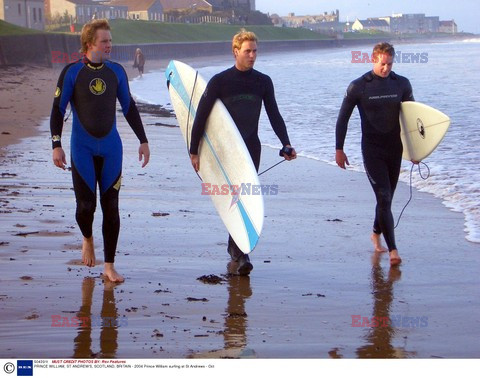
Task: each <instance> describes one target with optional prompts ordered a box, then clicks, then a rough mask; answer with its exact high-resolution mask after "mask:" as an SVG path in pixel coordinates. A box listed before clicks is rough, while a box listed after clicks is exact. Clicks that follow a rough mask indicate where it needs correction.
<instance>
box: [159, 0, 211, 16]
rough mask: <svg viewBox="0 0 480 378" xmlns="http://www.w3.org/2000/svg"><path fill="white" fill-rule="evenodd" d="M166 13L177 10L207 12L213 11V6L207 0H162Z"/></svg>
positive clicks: (181, 11) (182, 11)
mask: <svg viewBox="0 0 480 378" xmlns="http://www.w3.org/2000/svg"><path fill="white" fill-rule="evenodd" d="M160 3H161V4H162V6H163V11H164V12H165V13H168V12H172V11H176V12H180V13H188V12H201V11H204V12H207V13H212V10H213V6H212V4H210V2H208V1H205V0H160Z"/></svg>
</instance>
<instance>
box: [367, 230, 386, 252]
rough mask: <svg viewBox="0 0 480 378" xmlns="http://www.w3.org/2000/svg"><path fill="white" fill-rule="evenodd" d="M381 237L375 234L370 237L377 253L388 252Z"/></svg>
mask: <svg viewBox="0 0 480 378" xmlns="http://www.w3.org/2000/svg"><path fill="white" fill-rule="evenodd" d="M381 237H382V235H381V234H376V233H375V232H374V233H373V234H372V236H370V239H371V240H372V243H373V247H374V248H375V252H387V248H385V247H384V246H383V245H382V240H381Z"/></svg>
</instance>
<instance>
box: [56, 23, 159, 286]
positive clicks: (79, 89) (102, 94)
mask: <svg viewBox="0 0 480 378" xmlns="http://www.w3.org/2000/svg"><path fill="white" fill-rule="evenodd" d="M81 44H82V50H81V52H82V53H84V54H85V56H84V58H83V59H82V60H80V61H77V62H74V63H71V64H69V65H67V66H66V67H65V68H64V69H63V71H62V73H61V74H60V78H59V80H58V85H57V89H56V91H55V99H54V102H53V108H52V114H51V118H50V131H51V135H52V147H53V163H54V164H55V165H56V166H57V167H59V168H62V169H65V167H66V158H65V152H64V151H63V149H62V143H61V136H62V129H63V118H64V116H65V110H66V108H67V105H68V103H70V106H71V109H72V113H73V123H72V136H71V162H72V179H73V188H74V191H75V198H76V202H77V208H76V214H75V217H76V220H77V223H78V225H79V227H80V230H81V232H82V234H83V243H82V261H83V263H84V264H85V265H87V266H89V267H93V266H95V249H94V244H93V234H92V224H93V216H94V212H95V208H96V186H97V183H98V186H99V189H100V204H101V207H102V212H103V224H102V233H103V244H104V257H105V265H104V275H105V276H106V277H107V278H108V279H109V280H110V281H113V282H123V281H124V278H123V277H122V276H121V275H120V274H119V273H118V272H117V271H116V270H115V267H114V261H115V251H116V248H117V241H118V234H119V231H120V216H119V211H118V193H119V191H120V186H121V172H122V154H123V152H122V142H121V140H120V136H119V134H118V131H117V127H116V116H115V112H116V102H117V98H118V100H119V102H120V105H121V107H122V110H123V114H124V116H125V118H126V119H127V121H128V123H129V125H130V126H131V128H132V129H133V131H134V132H135V135H136V136H137V138H138V139H139V141H140V147H139V150H138V153H139V160H142V159H143V165H142V167H145V166H146V165H147V163H148V161H149V158H150V151H149V148H148V140H147V137H146V135H145V130H144V128H143V124H142V121H141V119H140V115H139V113H138V110H137V107H136V105H135V102H134V100H133V99H132V97H131V95H130V89H129V87H128V78H127V74H126V73H125V70H124V69H123V67H122V66H121V65H119V64H117V63H114V62H111V61H109V60H108V59H109V57H110V52H111V49H112V36H111V33H110V26H109V24H108V21H107V20H93V21H92V22H90V23H88V24H86V25H85V26H84V27H83V29H82V34H81Z"/></svg>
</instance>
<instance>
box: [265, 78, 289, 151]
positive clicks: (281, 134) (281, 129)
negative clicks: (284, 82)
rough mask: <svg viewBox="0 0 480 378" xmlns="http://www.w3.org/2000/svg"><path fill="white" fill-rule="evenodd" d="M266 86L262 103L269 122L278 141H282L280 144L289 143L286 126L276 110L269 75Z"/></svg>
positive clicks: (273, 90) (273, 91)
mask: <svg viewBox="0 0 480 378" xmlns="http://www.w3.org/2000/svg"><path fill="white" fill-rule="evenodd" d="M266 86H267V87H266V92H265V96H264V98H263V103H264V105H265V110H266V111H267V115H268V119H269V120H270V124H271V125H272V128H273V131H274V132H275V134H276V135H277V137H278V139H280V142H282V145H283V146H286V145H290V139H289V138H288V132H287V126H286V125H285V121H284V120H283V117H282V115H281V114H280V111H279V110H278V105H277V101H276V99H275V89H274V88H273V82H272V79H270V77H267V83H266Z"/></svg>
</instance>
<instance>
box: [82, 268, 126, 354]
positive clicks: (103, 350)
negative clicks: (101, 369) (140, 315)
mask: <svg viewBox="0 0 480 378" xmlns="http://www.w3.org/2000/svg"><path fill="white" fill-rule="evenodd" d="M115 286H116V284H114V283H112V282H110V281H108V280H104V289H103V303H102V310H101V312H100V316H98V315H94V314H93V315H92V298H93V291H94V288H95V278H94V277H86V278H84V279H83V283H82V304H81V306H80V309H79V311H78V313H77V317H78V318H79V319H80V320H81V322H80V326H79V327H78V334H77V337H75V339H74V343H73V348H74V352H73V357H74V358H90V357H95V358H115V356H116V352H117V347H118V344H117V337H118V330H117V328H118V326H119V325H121V324H120V323H119V319H118V311H117V307H116V306H115V293H114V287H115ZM98 327H101V331H100V351H99V352H94V351H93V349H92V329H95V328H98Z"/></svg>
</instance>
